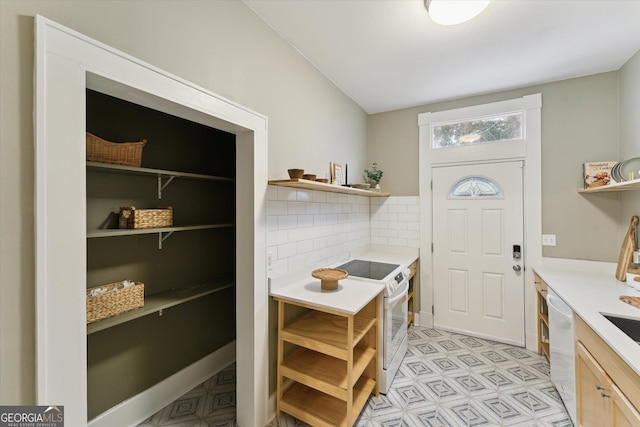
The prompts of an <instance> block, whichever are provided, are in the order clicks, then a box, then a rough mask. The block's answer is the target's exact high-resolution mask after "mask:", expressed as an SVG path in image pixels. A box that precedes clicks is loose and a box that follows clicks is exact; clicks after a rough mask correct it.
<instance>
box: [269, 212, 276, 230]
mask: <svg viewBox="0 0 640 427" xmlns="http://www.w3.org/2000/svg"><path fill="white" fill-rule="evenodd" d="M277 229H278V217H277V216H275V215H267V231H273V230H277Z"/></svg>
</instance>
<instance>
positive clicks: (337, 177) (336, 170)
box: [329, 162, 344, 185]
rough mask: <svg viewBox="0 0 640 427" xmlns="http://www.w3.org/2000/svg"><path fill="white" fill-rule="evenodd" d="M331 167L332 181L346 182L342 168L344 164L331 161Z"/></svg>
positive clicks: (333, 182) (340, 183)
mask: <svg viewBox="0 0 640 427" xmlns="http://www.w3.org/2000/svg"><path fill="white" fill-rule="evenodd" d="M329 168H330V170H331V183H332V184H335V185H342V184H344V172H343V170H342V165H340V164H338V163H333V162H331V163H329Z"/></svg>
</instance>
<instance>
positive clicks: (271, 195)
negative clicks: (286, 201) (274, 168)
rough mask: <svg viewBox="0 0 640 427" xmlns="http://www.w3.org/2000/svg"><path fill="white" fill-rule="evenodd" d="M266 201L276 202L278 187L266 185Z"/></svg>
mask: <svg viewBox="0 0 640 427" xmlns="http://www.w3.org/2000/svg"><path fill="white" fill-rule="evenodd" d="M267 200H278V187H276V186H275V185H267Z"/></svg>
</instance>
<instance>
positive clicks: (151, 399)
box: [88, 341, 236, 427]
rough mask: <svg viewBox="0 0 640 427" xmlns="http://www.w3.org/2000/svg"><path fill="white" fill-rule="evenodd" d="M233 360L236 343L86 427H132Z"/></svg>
mask: <svg viewBox="0 0 640 427" xmlns="http://www.w3.org/2000/svg"><path fill="white" fill-rule="evenodd" d="M235 359H236V342H235V341H232V342H230V343H229V344H227V345H225V346H224V347H222V348H220V349H218V350H216V351H214V352H213V353H211V354H209V355H208V356H205V357H203V358H202V359H200V360H198V361H197V362H194V363H192V364H191V365H189V366H187V367H186V368H184V369H182V370H180V371H178V372H176V373H175V374H173V375H171V376H170V377H167V378H166V379H164V380H162V381H161V382H159V383H158V384H156V385H154V386H152V387H150V388H148V389H147V390H145V391H143V392H142V393H140V394H137V395H136V396H134V397H132V398H130V399H127V400H125V401H124V402H122V403H119V404H118V405H116V406H114V407H112V408H110V409H108V410H106V411H105V412H103V413H102V414H100V415H98V416H97V417H96V418H94V419H92V420H90V421H89V423H88V426H89V427H113V426H135V425H138V424H140V423H141V422H142V421H144V420H145V419H147V418H149V417H150V416H151V415H153V414H155V413H156V412H158V411H159V410H160V409H162V408H164V407H165V406H167V405H168V404H170V403H171V402H173V401H174V400H176V399H177V398H178V397H180V396H182V395H183V394H185V393H186V392H188V391H189V390H191V389H192V388H194V387H195V386H197V385H198V384H200V383H202V382H204V381H205V380H206V379H208V378H210V377H212V376H213V375H215V374H216V373H218V372H220V371H221V370H222V369H224V368H225V367H227V366H229V365H230V364H231V363H233V361H234V360H235Z"/></svg>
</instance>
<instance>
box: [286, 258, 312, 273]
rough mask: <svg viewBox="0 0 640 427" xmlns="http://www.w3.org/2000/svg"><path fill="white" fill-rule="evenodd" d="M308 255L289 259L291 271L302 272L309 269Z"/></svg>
mask: <svg viewBox="0 0 640 427" xmlns="http://www.w3.org/2000/svg"><path fill="white" fill-rule="evenodd" d="M308 266H309V264H308V263H307V256H306V254H300V255H296V256H293V257H291V258H289V271H295V270H300V269H302V268H305V267H308Z"/></svg>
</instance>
